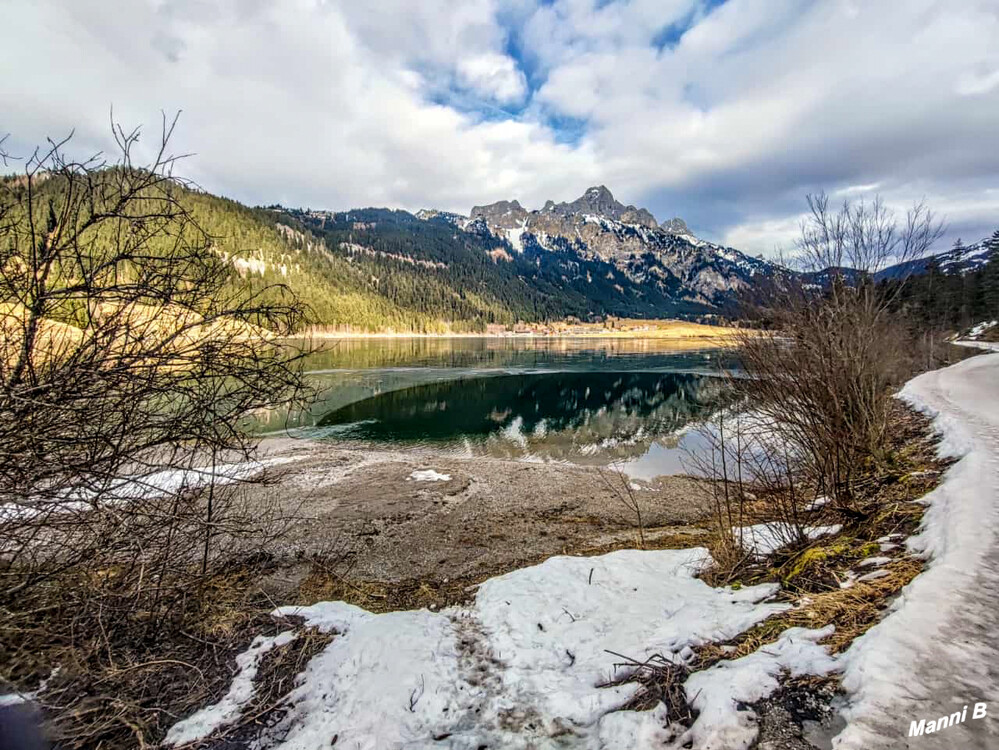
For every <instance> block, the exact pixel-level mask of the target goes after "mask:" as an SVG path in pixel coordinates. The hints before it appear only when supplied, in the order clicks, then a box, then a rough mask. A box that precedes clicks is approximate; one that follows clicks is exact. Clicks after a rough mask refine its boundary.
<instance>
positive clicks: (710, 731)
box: [674, 625, 836, 750]
mask: <svg viewBox="0 0 999 750" xmlns="http://www.w3.org/2000/svg"><path fill="white" fill-rule="evenodd" d="M833 630H834V629H833V626H832V625H827V626H826V627H824V628H821V629H820V630H809V629H806V628H789V629H788V630H785V631H784V632H783V633H781V635H780V637H779V638H778V639H777V640H776V641H775V642H773V643H771V644H768V645H766V646H763V647H761V648H760V649H759V650H758V651H755V652H753V653H752V654H749V655H748V656H744V657H742V658H741V659H736V660H735V661H722V662H719V663H718V664H716V665H714V666H713V667H711V668H709V669H705V670H703V671H701V672H695V673H694V674H692V675H691V676H690V677H688V678H687V681H686V682H685V683H684V685H683V689H684V692H685V693H686V694H687V695H688V696H694V698H693V700H692V701H691V705H692V706H693V707H694V708H696V709H697V710H698V711H700V715H699V716H698V717H697V720H696V721H695V722H694V724H693V726H691V727H690V729H689V730H688V731H687V732H685V733H684V734H683V735H682V736H681V737H680V738H679V739H678V740H677V742H676V743H675V745H674V747H689V746H690V745H687V744H686V743H692V746H693V747H695V748H725V750H746V749H747V748H748V747H749V746H750V745H752V743H753V741H754V740H755V739H756V733H757V731H758V728H757V723H756V714H755V713H753V712H752V711H751V710H749V709H748V708H746V709H745V710H742V711H740V710H738V704H739V703H743V704H745V703H754V702H756V701H759V700H762V699H763V698H766V697H767V696H769V695H770V694H771V693H773V692H774V691H775V690H776V689H777V687H778V686H779V682H778V677H779V676H780V675H781V674H782V673H787V674H789V675H790V676H791V677H799V676H801V675H806V674H810V675H826V674H829V673H830V672H832V671H834V670H835V669H836V660H835V658H834V657H832V656H830V655H829V653H828V651H827V650H826V648H825V647H824V646H820V645H819V644H818V641H820V640H822V639H823V638H826V637H828V636H830V635H832V633H833Z"/></svg>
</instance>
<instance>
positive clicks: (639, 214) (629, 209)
mask: <svg viewBox="0 0 999 750" xmlns="http://www.w3.org/2000/svg"><path fill="white" fill-rule="evenodd" d="M542 210H544V211H552V212H554V213H557V214H561V215H562V216H568V215H571V214H594V215H596V216H600V217H603V218H605V219H614V220H616V221H621V222H623V223H625V224H641V225H642V226H646V227H650V228H652V227H657V226H659V224H658V222H657V221H656V218H655V217H654V216H653V215H652V214H651V213H650V212H649V211H647V210H646V209H644V208H636V207H635V206H625V205H624V204H622V203H621V202H620V201H618V200H616V199H615V198H614V195H613V193H611V191H610V190H608V189H607V186H606V185H594V186H593V187H590V188H587V189H586V192H584V193H583V194H582V195H581V196H580V197H579V198H577V199H576V200H574V201H573V202H572V203H557V204H556V203H553V202H552V201H548V202H547V203H545V207H544V209H542Z"/></svg>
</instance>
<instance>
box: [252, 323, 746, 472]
mask: <svg viewBox="0 0 999 750" xmlns="http://www.w3.org/2000/svg"><path fill="white" fill-rule="evenodd" d="M733 364H734V363H733V361H732V358H731V355H730V354H729V353H726V352H723V351H719V350H704V349H699V350H698V349H695V350H689V347H680V348H678V347H676V346H675V345H673V342H664V341H655V340H628V339H622V340H596V341H594V340H579V339H576V340H573V339H562V340H558V339H556V340H544V339H541V340H537V339H536V340H530V339H528V340H523V339H521V340H516V339H514V340H509V339H507V340H504V339H451V340H448V339H444V340H433V339H431V340H426V339H423V340H419V339H417V340H395V341H392V340H374V341H346V342H341V344H340V345H338V346H337V347H336V348H333V349H330V350H328V351H325V352H321V353H318V354H316V355H312V356H311V357H310V359H309V366H310V367H309V369H310V378H312V379H313V382H314V383H315V384H316V385H317V386H318V387H319V389H320V390H321V392H322V395H321V398H320V399H319V401H318V402H317V403H316V404H315V405H314V406H313V408H312V409H311V410H310V411H309V412H308V413H305V414H299V415H291V416H289V415H281V414H270V415H261V417H262V418H261V419H259V420H258V422H259V426H258V429H260V430H261V431H273V430H275V429H281V428H283V427H292V428H294V429H293V433H295V434H301V435H303V436H308V437H312V438H317V439H322V440H332V441H336V442H338V443H347V444H352V445H355V446H357V447H362V448H364V447H367V448H371V449H376V448H378V447H394V448H404V447H422V448H426V449H431V450H435V451H442V452H447V453H452V454H459V455H471V456H475V455H488V456H496V457H504V458H515V459H525V460H543V461H568V462H571V463H579V464H588V465H603V466H606V465H611V464H613V465H614V466H615V467H617V468H621V469H623V470H624V471H626V472H627V473H629V474H631V475H633V476H636V477H644V478H651V477H653V476H656V475H659V474H666V473H677V472H680V471H682V470H683V468H684V467H683V466H682V457H683V455H684V449H687V448H690V447H691V443H692V441H694V442H696V440H697V436H696V435H688V434H687V433H686V429H685V428H686V427H688V426H689V425H690V424H692V423H694V422H697V421H698V420H701V419H704V418H707V417H709V416H710V415H711V414H712V413H714V411H716V410H717V409H718V408H720V407H721V405H722V404H723V402H724V401H725V392H726V389H725V386H724V381H723V380H722V379H720V378H718V377H716V375H717V374H718V373H719V369H720V367H722V366H723V367H731V366H733ZM281 420H283V422H282V421H281ZM695 447H696V446H695Z"/></svg>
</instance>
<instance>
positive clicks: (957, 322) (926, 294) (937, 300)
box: [881, 230, 999, 330]
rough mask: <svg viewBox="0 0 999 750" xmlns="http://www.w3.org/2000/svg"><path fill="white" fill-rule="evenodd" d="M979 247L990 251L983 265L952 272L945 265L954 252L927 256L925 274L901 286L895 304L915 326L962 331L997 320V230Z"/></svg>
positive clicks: (998, 294) (998, 311)
mask: <svg viewBox="0 0 999 750" xmlns="http://www.w3.org/2000/svg"><path fill="white" fill-rule="evenodd" d="M978 244H980V245H981V246H982V247H983V249H987V250H988V251H989V252H988V253H986V254H984V256H983V257H985V258H986V260H985V262H983V263H978V264H976V265H975V266H974V267H972V268H961V269H958V270H952V269H951V267H949V266H947V265H945V264H946V263H947V259H948V258H949V257H950V256H951V255H952V254H953V253H954V252H955V251H953V250H951V251H948V252H946V253H941V254H940V255H939V256H930V257H929V258H928V259H927V260H926V261H925V262H924V269H925V270H923V272H922V273H919V274H918V275H914V276H910V277H909V278H908V279H907V280H906V281H905V282H904V285H903V286H902V288H901V289H900V290H899V294H898V297H897V299H896V303H895V304H896V305H897V306H898V307H899V308H904V309H905V310H906V311H907V313H908V319H909V320H910V321H911V323H912V324H913V325H914V326H917V327H919V328H922V329H924V330H926V329H943V328H949V329H963V328H968V327H970V326H972V325H974V324H975V323H978V322H981V321H990V320H997V319H999V230H997V231H996V232H995V233H993V235H992V236H991V237H990V238H989V239H987V240H984V241H983V242H981V243H978ZM958 249H960V248H958ZM941 258H943V261H942V262H941ZM881 283H882V284H884V285H886V286H890V285H892V284H897V283H900V282H899V281H896V280H890V279H889V280H885V281H882V282H881Z"/></svg>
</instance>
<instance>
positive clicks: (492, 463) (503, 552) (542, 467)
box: [247, 438, 708, 584]
mask: <svg viewBox="0 0 999 750" xmlns="http://www.w3.org/2000/svg"><path fill="white" fill-rule="evenodd" d="M261 449H262V450H261V453H262V456H263V457H264V458H281V459H285V461H286V462H285V463H281V464H280V465H279V466H276V467H274V468H273V469H271V470H270V472H269V476H268V480H269V481H268V482H267V483H266V484H264V485H261V486H254V485H251V486H248V487H247V492H248V493H249V498H250V500H251V502H254V503H259V504H261V506H262V507H265V506H266V507H272V508H273V507H276V508H278V509H279V510H280V511H281V512H282V513H285V514H295V515H296V516H298V517H299V519H300V520H299V521H298V522H297V523H295V524H294V526H293V529H292V531H291V533H290V535H289V536H288V537H287V538H286V539H285V540H284V542H283V544H282V547H283V549H284V552H285V553H287V554H288V555H289V556H291V557H293V558H299V559H308V558H309V557H310V556H313V555H316V554H327V555H329V554H339V553H343V555H344V556H345V558H349V560H350V563H349V576H350V577H351V578H352V579H358V580H365V581H381V582H385V583H390V584H391V583H397V582H402V581H408V580H414V579H418V580H424V581H431V582H432V581H437V582H447V581H449V580H452V579H462V580H480V579H482V578H485V577H488V576H490V575H495V574H496V573H500V572H506V571H509V570H513V569H515V568H518V567H521V566H523V565H527V564H531V563H534V562H537V561H539V560H541V559H544V558H546V557H549V556H551V555H556V554H572V553H579V552H581V551H586V550H593V549H613V548H618V547H637V546H640V545H641V543H642V537H643V536H644V540H645V545H646V546H648V547H661V546H693V545H696V544H699V543H702V542H703V539H702V537H703V536H704V534H705V532H704V530H703V529H701V528H698V527H697V525H698V523H699V522H702V521H704V520H705V519H706V518H707V515H708V505H707V502H706V498H705V489H706V488H705V487H704V482H703V481H702V480H698V479H695V478H691V477H686V476H662V477H657V478H656V479H654V480H652V481H641V480H629V479H628V478H626V477H624V475H622V474H619V473H617V472H614V471H612V470H609V469H601V468H597V467H584V466H575V465H568V464H561V463H558V464H556V463H532V462H524V461H516V460H509V459H500V458H488V457H485V458H484V457H476V458H464V457H454V456H448V455H441V454H439V453H436V452H434V451H432V450H427V449H413V450H406V451H402V450H382V449H375V450H367V449H365V450H362V449H358V448H355V447H345V446H342V445H338V444H335V443H331V442H320V441H313V440H304V439H292V438H269V439H267V440H265V441H264V442H263V444H262V446H261ZM421 472H423V473H421ZM414 473H415V474H414ZM636 504H637V507H638V509H639V510H640V511H641V516H642V524H641V530H640V528H639V524H638V514H637V512H636V510H635V506H636Z"/></svg>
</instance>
